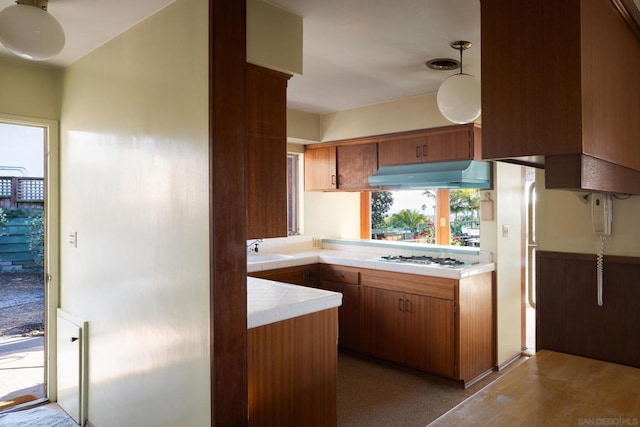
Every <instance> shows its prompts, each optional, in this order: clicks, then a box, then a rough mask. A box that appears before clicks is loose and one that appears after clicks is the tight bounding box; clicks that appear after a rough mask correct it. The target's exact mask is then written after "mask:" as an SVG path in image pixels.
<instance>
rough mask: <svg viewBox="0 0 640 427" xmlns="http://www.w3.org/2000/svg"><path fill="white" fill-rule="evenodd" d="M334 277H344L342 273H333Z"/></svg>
mask: <svg viewBox="0 0 640 427" xmlns="http://www.w3.org/2000/svg"><path fill="white" fill-rule="evenodd" d="M335 277H344V274H342V273H336V274H335Z"/></svg>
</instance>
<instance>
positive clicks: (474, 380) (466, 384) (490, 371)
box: [463, 368, 495, 388]
mask: <svg viewBox="0 0 640 427" xmlns="http://www.w3.org/2000/svg"><path fill="white" fill-rule="evenodd" d="M494 372H495V369H494V368H491V369H487V370H486V371H484V372H483V373H481V374H480V375H478V376H477V377H475V378H472V379H470V380H469V381H463V386H464V388H469V387H471V386H472V385H474V384H475V383H477V382H478V381H480V380H482V379H483V378H486V377H487V376H489V375H491V374H493V373H494Z"/></svg>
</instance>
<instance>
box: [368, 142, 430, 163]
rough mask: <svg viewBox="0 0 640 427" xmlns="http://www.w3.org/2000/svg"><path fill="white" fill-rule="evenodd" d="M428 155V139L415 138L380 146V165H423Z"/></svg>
mask: <svg viewBox="0 0 640 427" xmlns="http://www.w3.org/2000/svg"><path fill="white" fill-rule="evenodd" d="M426 153H427V138H426V137H425V136H413V137H406V138H402V139H392V140H388V141H385V142H381V143H379V144H378V165H379V166H380V167H382V166H397V165H408V164H412V163H422V162H423V161H424V159H425V157H424V155H425V154H426Z"/></svg>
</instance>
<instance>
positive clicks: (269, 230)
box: [247, 64, 289, 239]
mask: <svg viewBox="0 0 640 427" xmlns="http://www.w3.org/2000/svg"><path fill="white" fill-rule="evenodd" d="M288 78H289V76H287V75H286V74H282V73H278V72H276V71H272V70H269V69H266V68H262V67H258V66H255V65H252V64H247V141H248V153H247V239H254V238H265V237H286V236H287V234H288V233H287V110H286V108H287V79H288Z"/></svg>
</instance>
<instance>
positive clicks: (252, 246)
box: [247, 239, 263, 255]
mask: <svg viewBox="0 0 640 427" xmlns="http://www.w3.org/2000/svg"><path fill="white" fill-rule="evenodd" d="M262 242H263V240H262V239H256V240H254V241H253V242H251V243H249V244H248V245H247V252H248V253H250V254H254V255H257V254H258V246H259V245H260V243H262Z"/></svg>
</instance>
